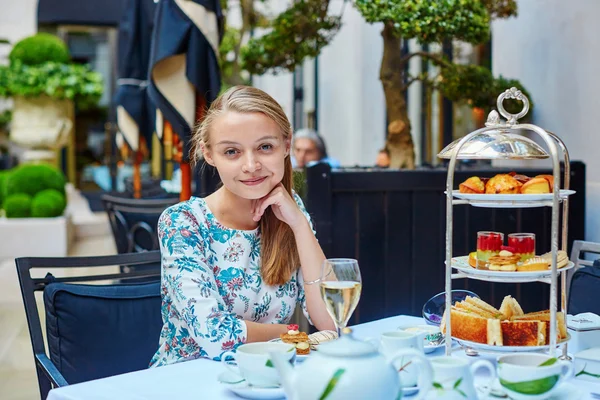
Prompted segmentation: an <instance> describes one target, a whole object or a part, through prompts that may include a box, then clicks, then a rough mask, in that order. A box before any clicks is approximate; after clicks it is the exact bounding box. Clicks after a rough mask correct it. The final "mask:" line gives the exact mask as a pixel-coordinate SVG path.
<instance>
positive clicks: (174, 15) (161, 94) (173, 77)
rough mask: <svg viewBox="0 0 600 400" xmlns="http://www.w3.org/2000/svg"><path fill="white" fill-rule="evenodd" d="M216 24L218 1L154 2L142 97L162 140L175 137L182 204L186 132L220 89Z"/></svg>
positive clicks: (187, 186) (186, 188) (187, 189)
mask: <svg viewBox="0 0 600 400" xmlns="http://www.w3.org/2000/svg"><path fill="white" fill-rule="evenodd" d="M222 21H223V14H222V11H221V6H220V3H219V0H160V1H159V4H158V8H157V11H156V18H155V29H154V31H153V34H152V53H151V56H150V71H149V81H150V82H149V86H148V93H149V95H150V98H151V99H152V101H153V103H154V104H155V105H156V107H157V108H158V109H159V110H160V113H161V114H162V117H163V118H164V120H165V124H164V131H163V140H164V141H165V142H168V141H169V135H170V134H171V132H173V133H174V134H175V135H176V136H175V137H174V138H173V139H174V143H178V153H179V154H178V158H177V161H179V162H180V168H181V178H182V179H181V180H182V182H181V195H180V197H181V199H182V200H185V199H188V198H189V197H190V195H191V172H190V166H189V163H188V155H189V151H190V145H191V143H190V138H191V134H192V129H193V127H194V125H195V124H196V122H197V121H198V119H200V118H201V117H202V110H203V109H204V107H205V106H207V105H208V104H210V103H211V102H212V101H213V100H214V99H215V98H216V97H217V96H218V94H219V90H220V88H221V74H220V70H219V62H218V54H219V53H218V52H219V42H220V40H221V38H222V34H223V29H222ZM175 139H177V140H175ZM167 152H168V149H167V146H166V145H165V153H167Z"/></svg>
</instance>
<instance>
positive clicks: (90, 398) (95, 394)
mask: <svg viewBox="0 0 600 400" xmlns="http://www.w3.org/2000/svg"><path fill="white" fill-rule="evenodd" d="M405 323H416V324H420V323H423V319H422V318H417V317H409V316H398V317H392V318H386V319H382V320H378V321H373V322H369V323H366V324H361V325H356V326H354V327H353V331H354V335H355V337H357V338H367V337H377V336H378V335H379V334H381V333H382V332H386V331H390V330H395V329H396V328H397V327H398V326H399V325H402V324H405ZM443 354H444V349H438V350H436V351H435V352H434V353H431V354H430V356H440V355H443ZM454 354H455V356H458V357H467V356H466V355H465V354H464V353H463V352H462V351H457V352H455V353H454ZM481 358H487V359H489V360H491V361H494V360H495V358H496V356H493V355H487V356H486V355H480V356H479V357H471V358H469V359H470V360H475V359H481ZM223 370H224V367H223V366H222V365H221V363H218V362H215V361H211V360H206V359H201V360H193V361H187V362H183V363H180V364H175V365H169V366H165V367H160V368H150V369H147V370H143V371H137V372H131V373H128V374H123V375H117V376H112V377H109V378H104V379H98V380H95V381H90V382H84V383H79V384H76V385H70V386H66V387H62V388H58V389H53V390H51V391H50V394H49V395H48V400H96V399H107V400H108V399H110V400H114V399H119V400H120V399H123V400H125V399H127V400H138V399H139V400H142V399H144V400H152V399H156V400H164V399H178V400H183V399H194V400H200V399H210V400H219V399H238V400H239V399H240V398H239V397H237V396H236V395H235V394H233V393H231V392H230V391H228V390H227V389H226V388H225V387H223V386H222V385H221V384H220V383H219V382H218V381H217V376H218V375H219V374H220V373H221V372H222V371H223ZM475 379H476V381H478V380H479V379H485V377H483V376H482V377H479V376H477V377H476V378H475ZM564 385H565V387H566V388H565V389H564V390H561V392H569V393H571V394H575V393H577V391H579V393H578V394H576V395H574V396H573V398H575V399H592V397H591V395H590V393H591V392H596V393H600V384H595V383H591V382H586V381H581V380H579V379H575V380H572V381H571V382H567V383H565V384H564ZM561 398H562V396H561ZM407 399H410V397H407Z"/></svg>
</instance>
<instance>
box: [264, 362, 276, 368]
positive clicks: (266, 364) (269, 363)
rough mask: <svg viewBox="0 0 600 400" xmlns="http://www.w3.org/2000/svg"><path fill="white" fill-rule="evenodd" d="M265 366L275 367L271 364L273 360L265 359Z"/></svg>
mask: <svg viewBox="0 0 600 400" xmlns="http://www.w3.org/2000/svg"><path fill="white" fill-rule="evenodd" d="M265 367H269V368H275V366H274V365H273V361H271V360H267V362H266V363H265Z"/></svg>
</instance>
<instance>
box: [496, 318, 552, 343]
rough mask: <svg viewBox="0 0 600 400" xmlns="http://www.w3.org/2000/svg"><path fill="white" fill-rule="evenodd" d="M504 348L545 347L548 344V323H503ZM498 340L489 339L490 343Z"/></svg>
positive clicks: (501, 323)
mask: <svg viewBox="0 0 600 400" xmlns="http://www.w3.org/2000/svg"><path fill="white" fill-rule="evenodd" d="M500 328H501V331H502V339H501V340H502V344H503V345H504V346H543V345H545V344H546V323H545V322H542V321H502V322H500ZM491 340H494V341H498V340H500V339H498V338H488V342H489V341H491Z"/></svg>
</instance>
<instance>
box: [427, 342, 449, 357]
mask: <svg viewBox="0 0 600 400" xmlns="http://www.w3.org/2000/svg"><path fill="white" fill-rule="evenodd" d="M442 347H446V343H442V344H438V345H437V346H423V350H424V351H425V354H429V353H433V352H434V351H436V350H437V349H441V348H442Z"/></svg>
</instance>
